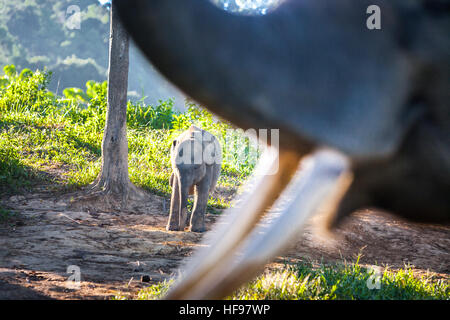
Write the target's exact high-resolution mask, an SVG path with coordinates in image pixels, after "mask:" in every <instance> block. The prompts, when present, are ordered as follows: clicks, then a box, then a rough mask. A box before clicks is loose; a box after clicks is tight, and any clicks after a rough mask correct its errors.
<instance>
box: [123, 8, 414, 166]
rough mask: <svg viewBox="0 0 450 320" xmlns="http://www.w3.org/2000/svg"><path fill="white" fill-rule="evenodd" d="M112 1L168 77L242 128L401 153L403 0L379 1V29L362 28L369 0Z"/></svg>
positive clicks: (407, 86) (404, 118) (406, 70)
mask: <svg viewBox="0 0 450 320" xmlns="http://www.w3.org/2000/svg"><path fill="white" fill-rule="evenodd" d="M115 3H116V5H117V7H118V8H119V10H120V16H121V18H122V20H123V23H124V24H125V26H126V28H127V29H128V31H129V33H130V34H131V36H132V37H133V39H134V40H135V41H136V43H137V44H138V45H139V47H140V48H141V49H142V51H143V52H144V54H145V55H146V56H147V57H148V58H149V59H150V60H151V61H152V62H153V64H154V65H155V66H156V67H157V68H158V69H159V70H160V71H161V73H162V74H163V75H165V76H166V77H167V78H168V79H169V80H170V81H172V82H173V83H174V84H176V85H177V86H178V87H179V88H180V89H182V90H183V91H184V92H185V93H187V94H188V95H189V96H191V97H192V98H193V99H195V100H197V101H198V102H200V103H202V104H204V105H206V106H207V107H208V109H210V110H212V111H213V112H215V113H216V114H218V115H220V116H222V117H224V118H226V119H228V120H230V121H231V122H233V123H234V124H236V125H238V126H240V127H242V128H244V129H248V128H275V129H281V130H280V134H281V135H286V136H288V137H289V138H291V140H294V141H288V140H289V139H286V138H284V139H282V140H281V143H291V145H292V144H294V143H295V144H297V145H298V140H302V139H304V140H306V141H312V142H314V143H316V144H319V145H328V146H331V147H335V148H338V149H340V150H342V151H344V152H346V153H347V154H349V155H351V156H354V157H366V156H371V157H373V156H382V155H387V154H390V153H392V152H393V151H395V150H396V149H397V148H398V146H399V144H400V142H401V140H402V138H403V136H404V134H405V132H406V131H407V130H408V128H409V127H410V125H411V123H412V122H414V120H415V119H416V118H417V113H415V111H414V109H413V108H410V107H411V106H410V105H409V102H410V101H409V99H410V93H411V91H412V86H413V84H412V83H411V78H412V77H411V74H412V73H413V72H414V70H413V69H412V67H411V64H410V63H409V60H408V59H407V57H406V55H405V54H404V50H403V48H401V47H400V45H399V42H400V41H399V37H400V35H402V34H404V33H406V32H407V31H408V30H403V29H401V27H400V26H402V27H403V24H402V23H399V20H400V19H402V17H399V16H398V15H397V14H396V12H397V11H398V10H397V11H396V10H395V9H396V8H395V6H398V4H397V3H398V1H391V0H378V1H377V4H378V5H379V6H380V7H381V8H382V12H383V20H382V30H369V29H368V28H367V27H366V19H367V18H368V15H367V14H366V10H367V8H368V7H369V6H370V5H371V4H373V1H369V0H361V1H339V2H337V1H328V0H315V1H293V0H292V1H285V2H284V3H283V4H282V5H281V6H280V7H278V8H277V9H276V10H274V11H272V12H271V13H270V14H267V15H265V16H239V15H234V14H230V13H228V12H225V11H224V10H221V9H219V8H217V7H216V6H215V5H213V4H212V3H211V2H210V1H208V0H152V1H147V0H115ZM415 3H416V2H415ZM414 6H417V5H411V7H414ZM405 25H409V24H405ZM286 141H287V142H286Z"/></svg>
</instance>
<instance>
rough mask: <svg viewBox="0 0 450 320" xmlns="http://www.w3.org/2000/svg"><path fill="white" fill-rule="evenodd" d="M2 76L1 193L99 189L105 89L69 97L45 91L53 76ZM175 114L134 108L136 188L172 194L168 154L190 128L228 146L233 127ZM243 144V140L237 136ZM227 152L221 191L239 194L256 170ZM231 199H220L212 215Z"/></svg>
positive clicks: (168, 109) (200, 114) (164, 108)
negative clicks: (201, 130)
mask: <svg viewBox="0 0 450 320" xmlns="http://www.w3.org/2000/svg"><path fill="white" fill-rule="evenodd" d="M4 72H5V75H4V76H3V77H0V186H2V187H1V189H0V192H7V193H8V192H9V193H17V192H19V191H20V190H23V189H29V188H31V187H32V186H33V185H35V184H39V183H42V182H47V184H48V185H49V188H55V186H56V188H60V189H66V190H70V189H76V188H79V187H82V186H85V185H88V184H89V183H91V182H93V181H94V179H95V178H96V177H97V175H98V173H99V171H100V167H101V141H102V137H103V130H104V125H105V117H106V93H107V84H106V82H104V83H96V82H94V81H88V82H87V83H86V89H85V91H83V90H81V89H77V88H67V89H65V90H64V91H63V92H64V97H58V96H55V95H54V94H53V93H51V92H50V91H48V90H47V89H46V86H47V84H48V81H49V77H50V76H51V74H50V73H49V72H45V71H39V70H38V71H36V72H31V71H30V70H24V71H22V72H21V73H20V74H19V73H18V72H16V70H15V68H14V66H7V67H5V68H4ZM186 106H187V111H186V112H177V111H175V110H174V109H173V101H172V100H170V99H169V100H167V101H160V102H159V104H158V105H155V106H151V105H145V104H143V103H142V101H138V102H128V106H127V126H128V144H129V174H130V179H131V181H132V182H133V183H135V184H136V185H138V186H140V187H142V188H144V189H146V190H149V191H151V192H153V193H156V194H159V195H165V196H168V195H169V194H170V192H171V188H170V186H169V177H170V173H171V168H170V161H169V150H170V145H171V142H172V140H173V138H174V137H176V136H177V135H178V134H179V133H180V132H181V131H182V130H185V129H187V128H188V127H189V126H190V125H191V124H196V125H199V126H201V127H202V128H204V129H206V130H208V131H210V132H211V133H213V134H215V135H216V136H217V137H218V138H219V140H221V141H222V143H223V145H225V144H224V139H225V138H226V137H227V136H226V135H227V130H229V129H231V126H229V125H228V124H227V123H224V122H221V121H218V120H216V119H214V118H213V116H212V115H211V114H210V113H209V112H207V111H205V110H202V109H201V108H199V107H198V106H196V105H195V104H193V103H190V102H186ZM237 136H238V137H239V134H238V135H237ZM241 158H242V157H239V156H238V155H236V154H235V153H234V151H233V150H229V151H226V152H224V162H223V166H222V174H221V177H220V179H219V182H218V186H219V187H220V188H221V190H225V194H226V193H230V192H231V193H234V191H235V190H236V189H237V187H238V186H239V184H240V182H241V181H243V179H245V177H247V176H248V175H249V174H250V173H251V171H252V169H253V166H254V164H252V163H246V162H242V161H241V162H240V161H239V159H241ZM229 202H230V201H229V199H228V198H226V197H222V195H221V194H220V193H216V194H215V195H214V196H213V197H211V198H210V200H209V202H208V207H209V211H210V212H215V209H221V208H225V207H227V206H228V205H229Z"/></svg>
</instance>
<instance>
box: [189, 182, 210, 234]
mask: <svg viewBox="0 0 450 320" xmlns="http://www.w3.org/2000/svg"><path fill="white" fill-rule="evenodd" d="M210 185H211V174H206V176H205V178H204V179H203V180H202V181H201V182H200V183H199V184H198V185H196V187H195V188H196V190H195V191H196V192H195V195H194V197H195V198H194V209H193V210H192V215H191V223H190V228H189V230H190V231H193V232H204V231H205V230H206V228H205V212H206V205H207V203H208V196H209V188H210Z"/></svg>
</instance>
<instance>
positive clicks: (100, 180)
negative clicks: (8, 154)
mask: <svg viewBox="0 0 450 320" xmlns="http://www.w3.org/2000/svg"><path fill="white" fill-rule="evenodd" d="M128 48H129V36H128V34H127V32H126V31H125V29H124V28H123V27H122V25H121V22H120V19H119V17H118V15H117V10H116V8H115V5H114V0H113V1H112V6H111V16H110V39H109V67H108V97H107V103H108V107H107V112H106V124H105V131H104V134H103V141H102V169H101V172H100V174H99V176H98V177H97V179H96V180H95V181H94V183H93V184H92V185H91V188H89V190H88V192H89V194H88V195H87V196H86V197H82V199H79V200H81V202H83V203H84V204H86V202H87V203H90V204H91V205H94V209H99V210H117V209H127V208H128V209H130V207H133V206H134V204H133V201H144V200H146V199H147V194H146V193H145V192H144V191H143V190H141V189H139V188H137V187H136V186H134V185H133V184H132V183H131V181H130V179H129V176H128V140H127V90H128V62H129V54H128ZM141 205H145V204H138V206H141ZM90 207H92V206H90Z"/></svg>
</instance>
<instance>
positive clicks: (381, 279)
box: [115, 259, 450, 300]
mask: <svg viewBox="0 0 450 320" xmlns="http://www.w3.org/2000/svg"><path fill="white" fill-rule="evenodd" d="M378 269H382V270H381V271H379V272H378V273H377V272H375V271H374V269H373V268H368V267H365V266H361V265H360V264H359V259H358V260H357V261H356V262H355V263H346V262H344V263H338V264H322V263H319V264H313V263H312V262H301V263H298V264H297V265H286V266H285V267H284V268H282V269H280V270H275V271H271V272H267V273H265V274H264V275H261V276H259V277H258V278H256V279H255V280H253V281H251V282H250V283H248V284H246V285H244V286H243V287H241V288H240V289H239V290H237V291H236V292H234V293H233V294H232V295H231V296H229V297H227V299H231V300H355V299H356V300H429V299H439V300H449V299H450V287H449V284H448V281H446V280H443V279H435V278H433V277H432V276H429V275H427V276H421V277H418V276H416V275H414V274H413V269H412V268H410V267H405V268H404V269H400V270H390V269H389V268H384V270H383V268H378ZM172 283H173V281H172V280H170V281H164V282H161V283H158V284H155V285H152V286H150V287H148V288H145V289H142V290H141V291H139V292H138V294H137V296H136V297H133V299H138V300H151V299H159V298H161V297H162V296H163V295H164V294H165V293H166V292H167V290H168V289H169V287H170V285H171V284H172ZM371 288H372V289H371ZM115 299H127V297H126V296H124V295H121V294H118V295H117V296H116V297H115Z"/></svg>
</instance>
